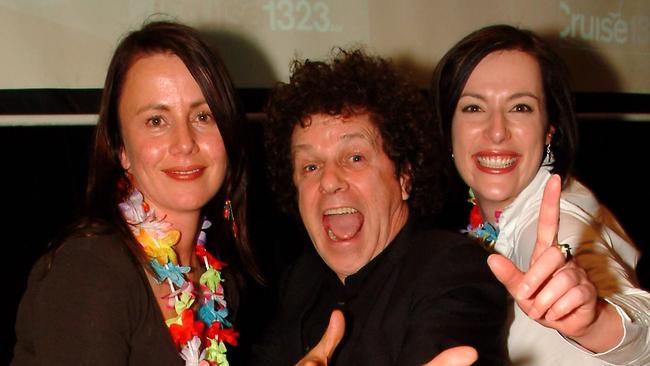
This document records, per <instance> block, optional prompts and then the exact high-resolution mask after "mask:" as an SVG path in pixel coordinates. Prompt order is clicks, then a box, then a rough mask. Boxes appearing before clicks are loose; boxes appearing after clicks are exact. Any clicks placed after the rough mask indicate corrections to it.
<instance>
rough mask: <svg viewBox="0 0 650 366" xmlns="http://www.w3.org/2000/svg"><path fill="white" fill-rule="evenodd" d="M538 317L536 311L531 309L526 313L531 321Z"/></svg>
mask: <svg viewBox="0 0 650 366" xmlns="http://www.w3.org/2000/svg"><path fill="white" fill-rule="evenodd" d="M538 315H539V314H538V313H537V309H535V308H532V309H530V311H528V317H530V318H532V319H537V316H538Z"/></svg>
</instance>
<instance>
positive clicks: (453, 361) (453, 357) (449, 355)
mask: <svg viewBox="0 0 650 366" xmlns="http://www.w3.org/2000/svg"><path fill="white" fill-rule="evenodd" d="M476 360H478V353H476V350H475V349H474V348H472V347H469V346H459V347H454V348H449V349H447V350H444V351H443V352H441V353H440V354H439V355H437V356H436V357H434V358H433V360H431V361H429V362H427V363H426V364H424V365H423V366H469V365H471V364H472V363H474V362H475V361H476Z"/></svg>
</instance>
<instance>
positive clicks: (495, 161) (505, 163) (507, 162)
mask: <svg viewBox="0 0 650 366" xmlns="http://www.w3.org/2000/svg"><path fill="white" fill-rule="evenodd" d="M476 160H478V163H479V164H481V166H484V167H486V168H491V169H503V168H507V167H509V166H511V165H512V164H514V163H515V161H517V158H515V157H511V156H509V157H505V156H489V157H488V156H478V157H477V158H476Z"/></svg>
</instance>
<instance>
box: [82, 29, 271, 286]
mask: <svg viewBox="0 0 650 366" xmlns="http://www.w3.org/2000/svg"><path fill="white" fill-rule="evenodd" d="M158 53H168V54H173V55H176V56H177V57H178V58H180V59H181V60H182V61H183V63H184V64H185V66H186V67H187V69H188V70H189V72H190V74H191V75H192V77H193V78H194V80H195V81H196V82H197V84H198V85H199V87H200V88H201V91H202V92H203V95H204V96H205V99H206V101H207V103H208V106H209V107H210V110H211V112H212V114H213V115H214V117H215V120H216V122H217V125H218V127H219V131H220V133H221V137H222V139H223V142H224V145H225V148H226V153H227V155H228V170H227V173H226V177H225V180H224V182H223V185H222V187H221V189H220V190H219V192H218V193H217V194H216V195H215V197H213V198H212V199H211V200H210V202H208V203H207V204H206V205H205V206H204V208H203V214H204V215H206V216H208V217H209V219H210V221H212V223H213V229H211V230H210V232H209V233H208V235H212V238H213V240H209V242H208V245H217V246H219V247H218V248H217V249H218V251H219V254H220V255H221V256H224V257H226V258H227V260H228V261H235V262H238V264H242V263H241V262H243V267H244V268H246V269H248V270H249V271H252V272H251V274H253V276H254V277H255V278H258V277H257V274H258V273H259V272H258V271H257V267H256V265H255V263H254V261H253V256H252V250H251V247H250V245H249V242H248V235H247V226H246V224H247V221H246V188H247V167H246V160H247V159H246V155H245V149H244V137H245V132H244V128H245V121H244V119H243V116H242V115H241V113H240V109H239V103H238V101H237V99H236V94H235V89H234V87H233V85H232V82H231V79H230V76H229V74H228V72H227V70H226V67H225V66H224V64H223V62H222V61H221V59H220V57H219V55H218V53H217V52H216V50H214V49H212V48H211V47H210V46H209V45H208V44H207V43H205V41H204V40H203V39H202V38H201V36H200V35H199V33H198V32H197V31H196V30H195V29H193V28H191V27H188V26H186V25H183V24H179V23H174V22H167V21H156V22H150V23H148V24H145V25H144V26H143V27H142V28H141V29H139V30H136V31H133V32H131V33H129V34H128V35H126V37H125V38H123V39H122V40H121V42H120V43H119V45H118V46H117V48H116V50H115V52H114V54H113V58H112V59H111V62H110V64H109V67H108V72H107V74H106V81H105V84H104V90H103V94H102V98H101V104H100V110H99V120H98V122H97V128H96V132H95V141H94V147H93V155H92V157H91V161H90V166H89V179H88V187H87V190H86V207H85V211H86V212H85V215H86V217H87V219H89V220H90V221H91V222H92V221H98V220H99V221H102V222H107V223H110V225H111V226H112V227H116V228H117V229H118V231H119V232H120V233H121V234H122V236H123V237H124V239H125V242H127V243H128V244H129V249H130V250H131V251H132V252H133V253H134V255H136V257H137V258H139V260H140V261H142V262H143V263H144V262H145V261H146V259H145V258H144V253H143V251H142V249H141V248H140V245H139V244H138V243H137V242H136V241H135V239H134V238H133V237H132V235H131V233H130V230H129V228H128V226H127V224H126V222H125V220H124V219H123V217H122V215H121V213H120V210H119V209H118V203H119V202H121V201H122V200H124V198H125V195H126V194H128V189H129V187H125V184H128V183H127V182H128V179H127V178H126V172H125V171H124V169H123V168H122V165H121V164H120V159H119V156H120V151H121V150H122V149H123V147H124V145H123V139H122V134H121V131H120V119H119V114H118V105H119V103H120V96H121V94H122V87H123V84H124V81H125V77H126V75H127V72H128V71H129V68H130V67H131V65H133V63H134V62H135V61H136V60H137V59H138V58H140V57H144V56H147V55H152V54H158ZM227 198H229V199H230V200H231V201H232V206H233V211H234V212H233V214H234V217H235V220H236V222H237V225H238V226H239V235H238V237H237V238H235V237H234V236H233V233H232V231H231V229H230V223H228V222H226V220H224V218H223V214H222V212H223V207H224V202H225V200H226V199H227ZM215 236H216V237H215ZM212 243H214V244H212ZM234 248H236V251H237V253H234V252H233V251H234ZM212 249H213V250H214V249H215V248H214V247H213V248H212ZM231 252H232V253H231ZM145 267H147V266H145Z"/></svg>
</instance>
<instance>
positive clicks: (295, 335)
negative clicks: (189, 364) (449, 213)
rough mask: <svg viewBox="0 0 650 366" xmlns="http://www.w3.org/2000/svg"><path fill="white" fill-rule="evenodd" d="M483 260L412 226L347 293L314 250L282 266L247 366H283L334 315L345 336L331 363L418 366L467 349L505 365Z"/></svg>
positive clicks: (456, 241)
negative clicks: (275, 304)
mask: <svg viewBox="0 0 650 366" xmlns="http://www.w3.org/2000/svg"><path fill="white" fill-rule="evenodd" d="M487 255H488V254H487V253H486V252H485V251H484V250H483V249H481V248H480V247H479V246H478V245H477V244H476V243H474V242H472V241H470V240H469V239H466V238H464V237H463V236H461V235H457V234H453V233H449V232H445V231H440V230H433V229H426V228H423V227H422V226H421V225H417V224H416V223H414V222H411V221H409V223H408V224H407V225H406V226H405V227H404V228H403V229H402V230H401V232H400V233H399V234H398V235H397V237H396V238H395V240H394V241H393V242H392V243H391V244H389V246H388V247H387V248H386V249H385V250H384V251H383V252H382V253H381V254H379V255H378V256H377V257H375V258H374V259H373V260H372V261H371V262H370V263H368V264H367V265H366V266H365V267H363V268H362V269H361V270H359V271H358V272H357V273H356V274H354V275H351V276H348V277H347V278H346V280H345V282H346V283H345V285H344V284H343V283H341V281H340V280H339V279H338V277H337V276H336V274H335V273H334V272H333V271H332V270H330V269H329V268H328V267H327V266H326V265H325V263H324V262H323V261H322V260H321V259H320V258H319V257H318V255H317V254H316V253H315V251H311V252H310V253H308V254H306V255H304V256H302V257H301V258H299V259H298V261H297V262H296V263H295V264H294V265H293V266H292V267H291V268H289V270H288V272H287V273H286V278H285V280H284V281H283V282H282V289H281V294H280V304H279V307H280V312H279V314H278V316H277V317H276V318H275V320H274V321H273V323H272V324H271V326H270V327H269V328H268V330H267V332H266V334H265V335H264V341H263V342H261V343H260V344H259V345H257V346H255V347H254V353H253V357H252V360H253V362H252V364H254V365H291V364H294V363H296V362H297V361H298V360H299V359H300V358H302V356H304V355H305V353H307V351H308V350H309V349H310V348H311V347H313V346H314V345H315V344H316V343H318V341H319V340H320V338H321V336H322V335H323V332H324V331H325V329H326V328H327V323H328V321H329V316H330V313H331V311H332V309H334V308H340V309H342V310H343V312H344V314H345V320H346V324H345V326H346V328H345V337H344V339H343V340H342V341H341V343H339V346H338V348H337V351H336V353H335V355H334V357H333V358H332V360H331V364H332V365H422V364H423V363H425V362H428V361H430V360H431V359H432V358H433V357H434V356H435V355H437V354H438V353H440V352H441V351H442V350H444V349H446V348H449V347H452V346H456V345H471V346H474V347H475V348H477V350H478V351H479V356H480V358H479V362H478V364H489V365H500V364H503V363H504V360H505V334H504V329H505V321H506V304H507V302H506V292H505V289H504V288H503V286H502V285H501V284H500V283H499V282H498V281H497V280H496V279H495V278H494V276H493V275H492V273H491V272H490V270H489V268H488V267H487V264H486V258H487Z"/></svg>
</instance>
